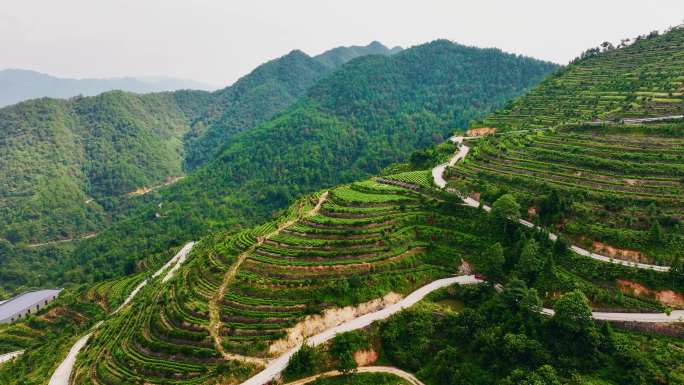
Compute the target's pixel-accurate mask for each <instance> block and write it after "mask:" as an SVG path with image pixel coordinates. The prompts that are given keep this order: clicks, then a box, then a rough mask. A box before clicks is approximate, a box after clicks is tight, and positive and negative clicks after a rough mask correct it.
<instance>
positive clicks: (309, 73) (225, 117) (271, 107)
mask: <svg viewBox="0 0 684 385" xmlns="http://www.w3.org/2000/svg"><path fill="white" fill-rule="evenodd" d="M394 52H396V49H394V50H389V49H387V48H386V47H385V46H384V45H382V44H380V43H378V42H373V43H371V44H369V45H368V46H365V47H358V46H352V47H338V48H335V49H332V50H330V51H327V52H324V53H322V54H320V55H318V56H315V57H313V58H312V57H310V56H308V55H307V54H305V53H304V52H302V51H298V50H295V51H292V52H290V53H289V54H287V55H285V56H283V57H281V58H278V59H275V60H272V61H270V62H268V63H265V64H263V65H261V66H259V67H258V68H257V69H255V70H254V71H252V72H251V73H250V74H249V75H247V76H245V77H243V78H242V79H240V80H239V81H237V82H236V83H235V84H233V85H232V86H230V87H227V88H225V89H223V90H221V91H218V92H216V93H215V100H214V101H213V103H212V104H211V105H210V107H209V108H208V109H207V113H206V114H205V115H204V116H203V117H202V118H201V119H199V120H198V121H196V122H193V129H192V130H191V131H190V132H189V133H188V134H187V135H186V138H185V140H186V148H187V158H186V161H185V162H186V165H187V167H188V168H189V169H193V168H195V167H197V166H199V165H201V164H202V163H204V162H206V161H207V160H209V159H213V158H214V157H215V156H216V155H217V154H218V152H219V151H221V149H222V148H223V147H224V146H225V144H226V143H228V142H229V141H230V139H231V137H232V136H233V135H235V134H236V133H238V132H240V131H243V130H246V129H248V128H251V127H254V126H255V125H257V124H259V123H262V122H264V121H266V120H268V119H270V118H271V117H273V116H274V115H275V114H276V113H278V112H280V111H282V110H283V109H285V108H286V107H288V106H289V105H290V104H292V103H293V102H294V101H296V100H297V99H298V98H299V97H301V96H302V95H304V93H305V92H306V90H307V89H308V88H309V87H311V86H312V85H314V84H315V83H316V82H317V81H318V80H320V79H321V78H323V77H324V76H325V75H327V74H329V73H330V72H332V71H333V70H334V69H335V68H337V67H339V66H341V65H342V64H344V63H346V62H347V61H349V60H351V59H354V58H356V57H359V56H364V55H389V54H392V53H394Z"/></svg>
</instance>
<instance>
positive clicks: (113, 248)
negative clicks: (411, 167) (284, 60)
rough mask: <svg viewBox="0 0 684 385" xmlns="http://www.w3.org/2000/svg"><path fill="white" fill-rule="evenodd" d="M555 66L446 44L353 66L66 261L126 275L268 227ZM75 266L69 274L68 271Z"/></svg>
mask: <svg viewBox="0 0 684 385" xmlns="http://www.w3.org/2000/svg"><path fill="white" fill-rule="evenodd" d="M555 68H556V66H555V65H554V64H551V63H545V62H540V61H537V60H533V59H530V58H524V57H519V56H515V55H510V54H505V53H503V52H501V51H499V50H494V49H486V50H485V49H478V48H471V47H465V46H462V45H458V44H454V43H451V42H448V41H435V42H432V43H429V44H425V45H422V46H417V47H414V48H411V49H407V50H404V51H403V52H401V53H398V54H396V55H393V56H389V57H387V56H366V57H362V58H358V59H356V60H352V61H351V62H349V63H347V64H346V65H344V66H343V67H341V68H340V69H339V70H338V71H336V72H334V73H333V74H331V75H330V76H328V77H326V78H324V79H323V80H321V81H320V82H319V83H317V84H316V85H315V86H314V87H312V88H311V89H310V90H309V91H308V92H307V94H306V95H305V96H304V97H303V98H302V99H301V100H300V101H298V102H297V103H296V104H295V105H293V106H292V107H291V108H288V109H287V110H286V111H285V112H283V113H281V114H278V115H277V116H276V117H274V118H273V119H271V120H269V121H267V122H265V123H263V124H261V125H259V126H257V127H255V128H254V129H252V130H248V131H244V132H241V133H239V134H236V135H234V136H233V138H232V139H231V141H230V143H229V144H228V145H227V146H226V147H225V148H224V149H223V151H222V152H221V154H220V155H219V156H218V157H217V158H216V159H215V160H212V161H210V162H209V163H208V164H206V165H204V166H202V167H200V168H199V169H197V170H196V171H195V172H193V173H192V174H190V175H189V176H188V177H187V178H185V179H184V180H182V181H180V182H178V183H177V184H175V185H174V186H172V187H170V188H168V189H166V190H164V191H161V192H160V194H159V195H154V194H153V195H149V196H146V198H145V199H147V200H148V201H149V204H147V205H143V206H141V207H139V208H138V209H137V211H136V212H135V213H134V214H131V215H130V216H128V217H127V218H125V219H124V220H122V221H120V222H118V223H117V224H115V225H114V226H113V227H112V228H110V229H108V230H107V231H105V232H103V233H101V234H100V235H98V236H97V237H96V238H93V239H89V240H87V241H85V242H83V244H82V245H80V246H79V247H78V249H77V250H76V251H75V253H74V255H75V259H69V262H65V264H68V265H69V266H70V267H71V268H73V269H75V270H76V271H78V272H79V273H78V274H77V275H81V276H84V277H91V276H92V274H93V273H94V272H98V274H102V271H103V269H102V266H105V265H107V266H108V268H109V269H110V270H107V272H106V273H108V274H118V273H120V272H123V271H125V270H126V268H127V267H131V266H134V264H135V261H136V260H138V259H139V258H140V256H142V255H150V254H153V253H154V252H159V251H161V250H166V249H167V248H168V247H170V246H171V245H177V244H179V243H180V242H183V241H185V240H188V239H197V238H198V237H200V236H201V235H202V234H206V233H207V232H208V231H212V230H217V229H226V228H232V229H236V228H238V226H243V225H250V224H254V223H258V221H261V220H264V219H266V218H269V217H270V216H271V215H272V214H273V213H274V212H276V211H277V210H279V209H282V208H284V207H286V206H287V204H288V203H289V202H291V201H292V200H293V199H295V198H296V197H298V196H301V194H306V193H308V192H311V191H314V190H316V189H318V188H320V187H322V186H330V185H334V184H337V183H343V182H347V181H352V180H354V179H357V178H359V177H363V176H366V175H371V174H372V173H375V172H378V171H379V170H380V169H381V168H382V167H384V166H386V165H388V164H390V163H393V162H397V161H400V160H403V159H405V158H406V157H407V156H408V154H410V153H411V152H412V151H413V150H416V149H419V148H424V147H428V146H432V145H434V144H435V143H439V142H441V141H443V140H444V139H445V138H446V137H447V135H449V133H450V132H452V131H454V130H456V129H458V128H459V127H466V126H467V124H468V122H469V121H470V120H472V119H477V118H480V117H482V116H483V115H485V114H487V113H488V112H489V111H491V110H493V109H494V108H496V107H497V106H500V105H502V104H503V103H504V102H505V101H506V100H507V99H508V98H511V97H513V96H515V95H518V94H520V93H521V92H523V91H524V90H525V89H526V88H528V87H531V86H533V85H534V84H535V83H536V82H538V81H539V80H540V79H541V78H543V77H544V76H545V75H546V74H548V73H549V72H551V71H553V70H554V69H555ZM65 266H66V265H65Z"/></svg>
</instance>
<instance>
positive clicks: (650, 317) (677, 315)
mask: <svg viewBox="0 0 684 385" xmlns="http://www.w3.org/2000/svg"><path fill="white" fill-rule="evenodd" d="M542 313H543V314H546V315H549V316H553V315H554V314H555V313H556V312H555V311H553V309H543V310H542ZM591 317H592V318H593V319H595V320H598V321H622V322H644V323H674V322H684V310H675V311H672V312H671V313H670V314H669V315H668V314H667V313H609V312H601V311H594V312H592V313H591Z"/></svg>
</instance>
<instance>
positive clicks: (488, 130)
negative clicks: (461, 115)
mask: <svg viewBox="0 0 684 385" xmlns="http://www.w3.org/2000/svg"><path fill="white" fill-rule="evenodd" d="M495 132H496V128H495V127H480V128H471V129H470V130H468V131H466V136H483V135H489V134H494V133H495Z"/></svg>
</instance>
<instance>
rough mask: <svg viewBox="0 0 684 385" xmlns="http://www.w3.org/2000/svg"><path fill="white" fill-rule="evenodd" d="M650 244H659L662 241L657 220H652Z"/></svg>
mask: <svg viewBox="0 0 684 385" xmlns="http://www.w3.org/2000/svg"><path fill="white" fill-rule="evenodd" d="M650 237H651V242H653V243H660V242H662V240H663V229H662V228H661V227H660V222H658V220H653V224H652V225H651V231H650Z"/></svg>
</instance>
